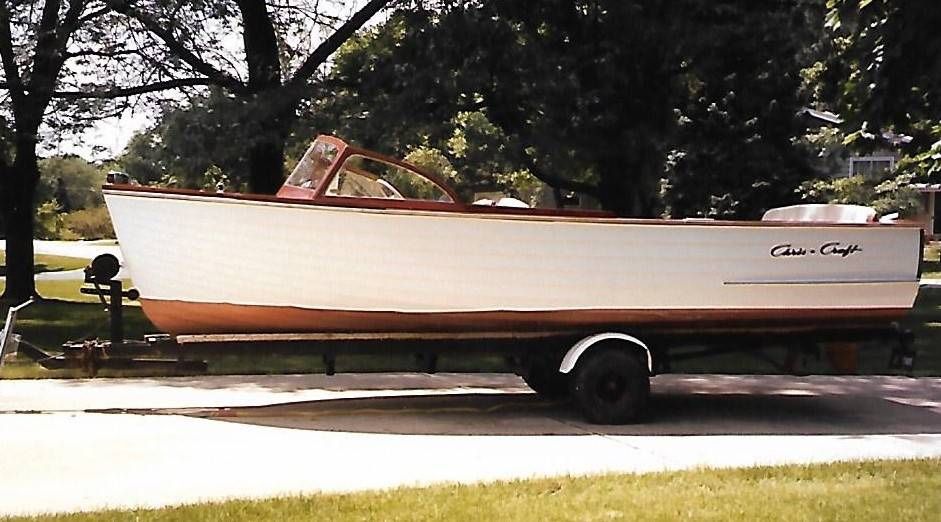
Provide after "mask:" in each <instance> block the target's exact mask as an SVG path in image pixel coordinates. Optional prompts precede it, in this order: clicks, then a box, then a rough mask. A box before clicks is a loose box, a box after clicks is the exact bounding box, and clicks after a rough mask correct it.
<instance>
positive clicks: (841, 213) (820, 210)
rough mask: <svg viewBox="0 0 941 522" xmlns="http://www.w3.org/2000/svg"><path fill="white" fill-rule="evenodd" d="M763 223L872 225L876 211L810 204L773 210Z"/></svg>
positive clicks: (849, 206) (850, 206) (860, 206)
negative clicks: (798, 222)
mask: <svg viewBox="0 0 941 522" xmlns="http://www.w3.org/2000/svg"><path fill="white" fill-rule="evenodd" d="M761 220H762V221H806V222H813V223H870V222H872V221H875V220H876V210H875V209H873V208H871V207H864V206H862V205H837V204H820V203H815V204H809V205H791V206H789V207H779V208H772V209H770V210H768V211H767V212H765V215H764V216H762V217H761Z"/></svg>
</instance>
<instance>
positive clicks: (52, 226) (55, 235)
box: [33, 201, 74, 239]
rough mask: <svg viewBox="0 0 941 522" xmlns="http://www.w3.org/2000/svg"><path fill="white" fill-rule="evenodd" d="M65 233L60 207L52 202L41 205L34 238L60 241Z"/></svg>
mask: <svg viewBox="0 0 941 522" xmlns="http://www.w3.org/2000/svg"><path fill="white" fill-rule="evenodd" d="M65 231H66V229H65V226H64V225H63V219H62V213H61V212H60V211H59V207H58V206H57V205H56V204H55V203H54V202H52V201H47V202H45V203H42V204H41V205H39V208H37V209H36V221H35V222H34V224H33V236H34V237H35V238H36V239H59V238H60V237H61V235H62V234H63V233H65ZM73 239H74V238H73Z"/></svg>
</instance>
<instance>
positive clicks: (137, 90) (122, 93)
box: [0, 78, 213, 100]
mask: <svg viewBox="0 0 941 522" xmlns="http://www.w3.org/2000/svg"><path fill="white" fill-rule="evenodd" d="M212 84H213V82H212V81H211V80H209V79H208V78H177V79H174V80H165V81H161V82H154V83H149V84H147V85H135V86H133V87H117V88H114V89H106V90H95V91H55V92H53V93H52V97H53V98H60V99H73V100H81V99H97V100H112V99H115V98H127V97H130V96H137V95H139V94H147V93H150V92H157V91H165V90H169V89H179V88H181V87H196V86H200V85H212ZM0 89H10V85H9V84H8V83H6V82H0Z"/></svg>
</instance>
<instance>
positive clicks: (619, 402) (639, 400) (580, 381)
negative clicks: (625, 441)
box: [571, 348, 650, 424]
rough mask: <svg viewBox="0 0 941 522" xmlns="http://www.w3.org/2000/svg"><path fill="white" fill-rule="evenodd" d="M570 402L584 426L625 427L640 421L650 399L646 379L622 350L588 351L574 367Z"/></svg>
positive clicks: (637, 363)
mask: <svg viewBox="0 0 941 522" xmlns="http://www.w3.org/2000/svg"><path fill="white" fill-rule="evenodd" d="M574 373H575V375H574V376H573V378H572V383H571V390H572V398H573V399H574V401H575V404H576V406H578V408H579V409H580V410H581V412H582V414H583V415H584V416H585V418H586V419H587V420H588V422H591V423H594V424H628V423H631V422H635V421H637V420H639V419H640V418H641V417H643V415H644V413H645V411H646V408H647V399H648V398H649V396H650V376H649V375H648V372H647V368H646V367H645V366H644V365H643V364H641V362H640V361H639V360H638V358H637V357H636V356H635V355H634V354H633V353H630V352H628V351H626V350H619V349H616V348H605V349H595V350H589V352H588V353H586V354H584V355H583V356H582V359H581V360H580V361H579V362H578V365H577V366H576V367H575V372H574Z"/></svg>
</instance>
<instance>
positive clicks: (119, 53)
mask: <svg viewBox="0 0 941 522" xmlns="http://www.w3.org/2000/svg"><path fill="white" fill-rule="evenodd" d="M140 52H141V50H140V49H123V50H118V51H91V50H88V51H76V52H74V53H65V58H66V59H69V58H79V57H82V56H99V57H102V58H114V57H115V56H123V55H126V54H139V53H140Z"/></svg>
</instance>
